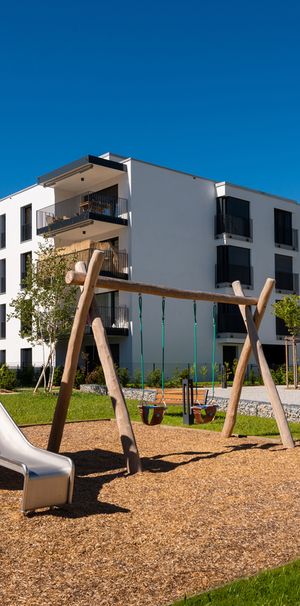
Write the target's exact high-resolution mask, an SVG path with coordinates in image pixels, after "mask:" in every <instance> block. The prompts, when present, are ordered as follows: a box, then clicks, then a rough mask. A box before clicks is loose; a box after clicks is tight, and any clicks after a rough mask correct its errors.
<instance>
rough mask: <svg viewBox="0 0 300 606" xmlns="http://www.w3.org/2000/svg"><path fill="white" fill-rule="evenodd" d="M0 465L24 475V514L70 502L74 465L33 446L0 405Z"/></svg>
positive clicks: (22, 504)
mask: <svg viewBox="0 0 300 606" xmlns="http://www.w3.org/2000/svg"><path fill="white" fill-rule="evenodd" d="M0 465H1V466H2V467H7V468H8V469H12V470H13V471H17V472H18V473H21V474H23V476H24V485H23V499H22V503H21V511H22V512H23V513H25V512H27V511H32V510H34V509H38V508H40V507H53V506H54V505H56V506H59V505H65V504H66V503H71V502H72V495H73V486H74V465H73V463H72V461H71V459H69V458H68V457H64V456H62V455H59V454H54V453H52V452H48V451H47V450H43V449H42V448H36V447H35V446H32V444H30V442H28V440H26V438H25V436H24V435H23V433H22V432H21V431H20V429H19V428H18V427H17V425H16V424H15V423H14V421H13V420H12V418H11V417H10V415H9V414H8V412H7V410H6V409H5V408H4V406H3V405H2V404H1V403H0Z"/></svg>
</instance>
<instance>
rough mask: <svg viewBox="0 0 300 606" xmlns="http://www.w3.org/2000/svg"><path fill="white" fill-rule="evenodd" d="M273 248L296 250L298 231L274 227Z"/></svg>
mask: <svg viewBox="0 0 300 606" xmlns="http://www.w3.org/2000/svg"><path fill="white" fill-rule="evenodd" d="M275 246H277V247H278V248H288V249H290V250H298V230H297V229H282V228H281V229H276V225H275Z"/></svg>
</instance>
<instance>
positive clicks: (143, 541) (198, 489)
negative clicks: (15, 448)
mask: <svg viewBox="0 0 300 606" xmlns="http://www.w3.org/2000/svg"><path fill="white" fill-rule="evenodd" d="M134 429H135V433H136V438H137V442H138V446H139V450H140V454H141V456H142V458H143V465H144V469H145V472H144V473H143V474H139V475H135V476H126V474H125V472H124V462H123V457H122V455H121V448H120V444H119V439H118V433H117V428H116V424H115V422H114V421H111V422H110V421H105V422H101V421H100V422H92V423H76V424H71V425H67V426H66V429H65V434H64V440H63V444H62V452H64V453H69V454H70V456H71V457H72V458H73V460H74V462H75V465H76V484H75V495H74V505H73V506H72V507H71V508H69V509H68V510H66V511H62V510H54V511H50V512H49V511H42V512H38V513H36V514H31V515H29V516H27V517H24V516H22V515H21V514H20V510H19V507H20V498H21V492H20V490H21V487H22V478H21V476H19V475H17V474H14V473H13V472H10V471H9V470H5V469H3V468H0V469H1V475H0V511H1V517H0V558H1V581H0V604H1V606H10V605H13V606H16V605H26V606H27V605H28V606H44V605H45V606H46V605H47V606H63V605H68V606H70V605H72V606H74V605H79V606H99V605H105V606H112V605H114V606H137V605H138V606H165V605H167V604H170V603H172V601H174V600H175V599H179V598H180V597H183V596H184V594H193V593H197V592H200V591H202V590H205V589H207V588H211V587H214V586H217V585H220V584H223V583H226V582H228V581H231V580H233V579H236V578H238V577H242V576H247V575H251V574H255V573H256V572H257V571H259V570H262V569H266V568H271V567H274V566H277V565H280V564H283V563H286V562H288V561H289V560H291V559H293V558H296V557H297V556H299V555H300V532H299V530H300V505H299V494H300V447H299V446H298V447H297V448H295V449H294V450H289V451H288V450H284V449H283V448H282V447H281V446H279V445H276V444H274V443H267V442H262V441H258V440H255V439H254V438H253V439H239V438H231V439H230V440H224V439H223V438H222V437H221V436H220V435H219V434H217V433H213V432H206V431H195V430H188V429H179V428H170V427H154V428H147V427H144V426H142V425H141V424H137V423H136V424H134ZM24 433H25V434H26V436H27V437H28V438H29V439H30V441H31V442H32V443H33V444H35V445H38V446H43V447H45V446H46V444H47V438H48V434H49V427H30V428H26V429H24Z"/></svg>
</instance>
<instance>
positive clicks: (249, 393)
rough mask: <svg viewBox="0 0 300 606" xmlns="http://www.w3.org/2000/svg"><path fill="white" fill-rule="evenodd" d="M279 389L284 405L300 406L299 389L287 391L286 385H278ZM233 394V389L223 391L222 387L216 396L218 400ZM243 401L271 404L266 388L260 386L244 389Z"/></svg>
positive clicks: (216, 390)
mask: <svg viewBox="0 0 300 606" xmlns="http://www.w3.org/2000/svg"><path fill="white" fill-rule="evenodd" d="M277 389H278V391H279V395H280V398H281V401H282V402H283V403H284V404H298V405H299V406H300V388H299V389H287V388H286V387H285V386H284V385H278V386H277ZM230 392H231V387H227V389H222V388H221V387H216V389H215V396H216V397H217V398H229V397H230ZM211 393H212V391H211V389H210V390H209V394H210V395H211ZM241 399H242V400H253V401H255V402H269V401H270V400H269V397H268V394H267V390H266V388H265V387H263V386H261V385H259V386H257V387H243V389H242V394H241Z"/></svg>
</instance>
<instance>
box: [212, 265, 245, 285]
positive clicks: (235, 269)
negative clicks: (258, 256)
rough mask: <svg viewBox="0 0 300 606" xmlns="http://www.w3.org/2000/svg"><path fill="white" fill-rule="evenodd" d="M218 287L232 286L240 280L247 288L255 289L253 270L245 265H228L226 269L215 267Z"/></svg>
mask: <svg viewBox="0 0 300 606" xmlns="http://www.w3.org/2000/svg"><path fill="white" fill-rule="evenodd" d="M215 276H216V287H217V288H218V287H219V286H229V285H230V286H231V284H232V282H234V281H235V280H239V281H240V282H241V284H242V285H243V286H245V287H246V288H253V268H252V267H249V266H248V267H244V266H243V265H228V266H227V267H226V268H224V267H220V266H219V265H216V266H215Z"/></svg>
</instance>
